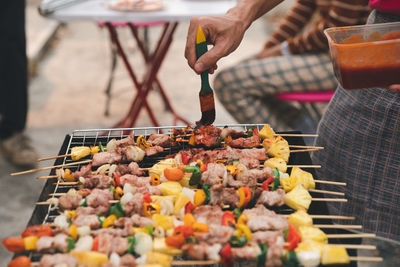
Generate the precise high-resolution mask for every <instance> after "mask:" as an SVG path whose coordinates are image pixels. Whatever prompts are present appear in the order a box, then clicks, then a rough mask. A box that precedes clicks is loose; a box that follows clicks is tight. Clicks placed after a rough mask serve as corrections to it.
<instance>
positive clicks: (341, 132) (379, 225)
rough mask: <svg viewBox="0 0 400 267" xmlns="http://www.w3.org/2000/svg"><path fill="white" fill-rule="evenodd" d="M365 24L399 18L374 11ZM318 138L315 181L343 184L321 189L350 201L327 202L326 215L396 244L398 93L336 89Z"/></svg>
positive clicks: (399, 229)
mask: <svg viewBox="0 0 400 267" xmlns="http://www.w3.org/2000/svg"><path fill="white" fill-rule="evenodd" d="M389 18H392V19H389ZM371 20H372V21H371ZM369 21H370V22H373V23H380V22H388V21H400V16H395V15H392V16H390V15H388V16H387V15H385V14H382V13H378V12H372V13H371V15H370V19H369ZM366 79H368V77H366ZM318 134H319V137H318V139H317V140H316V145H318V146H324V147H325V149H324V150H321V151H318V152H314V153H313V155H312V160H313V163H314V164H320V165H322V166H323V168H321V169H319V170H317V174H318V177H317V178H318V179H326V180H330V181H340V182H346V183H347V186H346V187H343V186H332V185H325V186H323V189H326V190H331V191H341V192H344V193H345V194H346V198H347V199H348V202H347V203H328V208H329V212H330V213H331V214H335V215H350V216H355V217H356V222H355V223H357V224H362V225H363V231H365V232H373V233H376V234H377V235H379V236H382V237H386V238H390V239H394V240H397V241H400V93H395V92H392V91H390V90H388V89H385V88H369V89H362V90H344V89H343V88H341V87H339V88H338V89H337V90H336V93H335V95H334V97H333V98H332V100H331V102H330V103H329V106H328V109H327V110H326V112H325V114H324V117H323V118H322V120H321V122H320V124H319V127H318ZM340 223H346V221H343V222H340ZM347 223H349V222H347Z"/></svg>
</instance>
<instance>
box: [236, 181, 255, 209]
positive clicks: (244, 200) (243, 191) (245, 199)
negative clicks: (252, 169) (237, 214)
mask: <svg viewBox="0 0 400 267" xmlns="http://www.w3.org/2000/svg"><path fill="white" fill-rule="evenodd" d="M238 193H239V204H238V205H237V206H238V207H239V208H245V207H246V206H247V204H249V202H250V200H251V196H252V193H251V189H250V188H249V187H247V186H243V187H240V188H239V189H238Z"/></svg>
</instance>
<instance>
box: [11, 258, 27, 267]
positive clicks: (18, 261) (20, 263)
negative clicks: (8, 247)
mask: <svg viewBox="0 0 400 267" xmlns="http://www.w3.org/2000/svg"><path fill="white" fill-rule="evenodd" d="M7 267H31V259H30V258H28V257H27V256H19V257H16V258H15V259H13V260H12V261H10V262H9V263H8V265H7Z"/></svg>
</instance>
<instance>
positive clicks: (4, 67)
mask: <svg viewBox="0 0 400 267" xmlns="http://www.w3.org/2000/svg"><path fill="white" fill-rule="evenodd" d="M0 36H1V37H0V38H1V42H0V141H1V143H0V145H1V152H3V154H4V155H5V156H6V157H7V158H9V159H10V160H11V161H12V162H13V163H15V164H18V165H32V164H34V163H35V161H36V158H37V154H36V152H35V150H34V149H33V148H32V146H31V145H30V140H29V138H27V137H26V136H25V135H24V134H23V131H24V129H25V124H26V115H27V100H28V99H27V94H28V92H27V90H28V89H27V78H28V77H27V58H26V40H25V0H13V1H6V2H4V3H3V5H2V7H1V8H0Z"/></svg>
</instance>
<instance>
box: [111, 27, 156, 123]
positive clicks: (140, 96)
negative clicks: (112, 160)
mask: <svg viewBox="0 0 400 267" xmlns="http://www.w3.org/2000/svg"><path fill="white" fill-rule="evenodd" d="M106 26H107V29H108V30H109V32H110V37H111V40H112V42H113V43H114V44H115V45H116V47H117V50H118V54H119V55H120V56H121V58H122V60H123V62H124V65H125V67H126V69H127V71H128V73H129V76H130V77H131V79H132V81H133V83H134V85H135V87H136V89H137V95H136V99H140V100H141V102H140V107H139V108H141V107H142V105H144V106H145V108H146V110H147V113H148V114H149V117H150V120H151V121H152V123H153V125H154V126H159V123H158V122H157V120H156V118H155V116H154V114H153V112H152V110H151V109H150V106H149V105H148V103H147V100H146V95H147V94H144V93H143V91H142V87H143V85H142V84H141V83H139V81H138V79H137V78H136V75H135V73H134V72H133V69H132V67H131V65H130V63H129V61H128V58H127V56H126V54H125V52H124V50H123V48H122V45H121V43H120V41H119V39H118V34H117V31H116V30H115V28H114V27H113V26H112V25H111V24H110V23H106ZM133 112H135V109H134V107H133V106H131V109H130V111H129V112H128V114H127V115H126V116H125V118H124V119H122V120H121V121H119V122H118V123H117V124H116V125H115V126H114V127H126V128H129V127H132V126H133V124H134V122H135V121H136V118H137V116H135V119H134V120H132V119H131V115H132V113H133Z"/></svg>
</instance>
